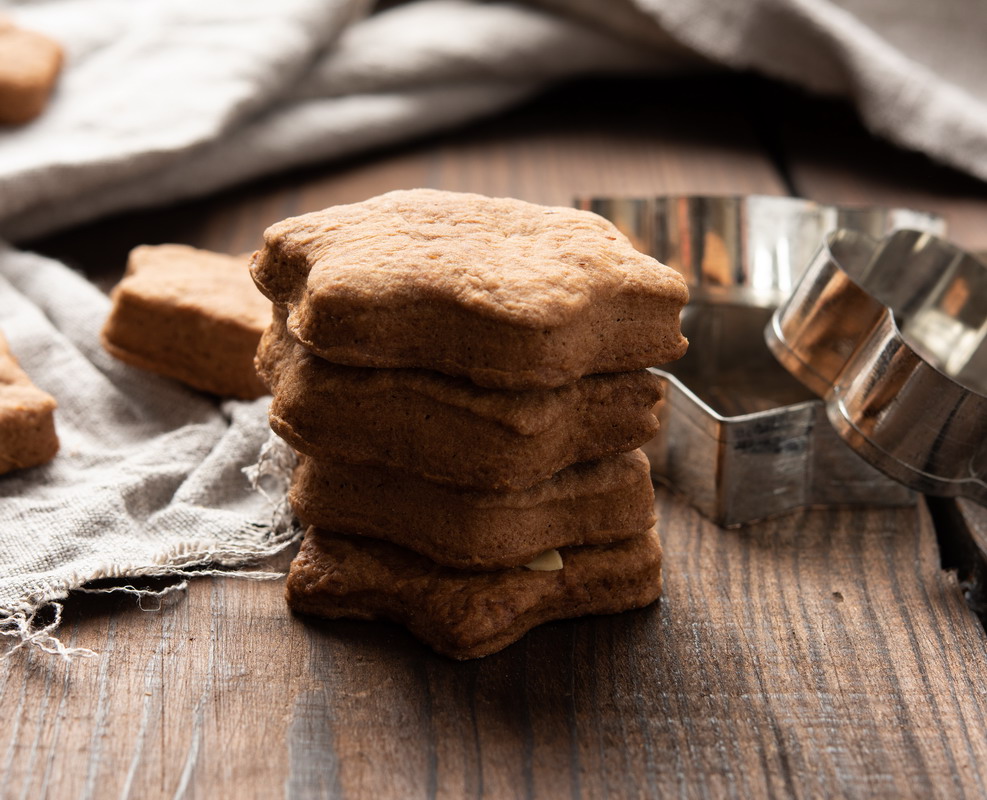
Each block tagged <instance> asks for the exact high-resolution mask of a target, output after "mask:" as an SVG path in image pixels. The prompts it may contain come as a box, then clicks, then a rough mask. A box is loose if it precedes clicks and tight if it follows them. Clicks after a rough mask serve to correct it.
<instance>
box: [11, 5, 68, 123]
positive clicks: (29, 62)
mask: <svg viewBox="0 0 987 800" xmlns="http://www.w3.org/2000/svg"><path fill="white" fill-rule="evenodd" d="M61 68H62V48H61V47H59V45H58V43H57V42H54V41H52V40H51V39H49V38H48V37H47V36H42V35H41V34H40V33H35V32H33V31H25V30H22V29H21V28H18V27H17V26H15V25H14V24H13V23H11V22H10V21H8V20H5V19H0V123H8V124H21V123H24V122H29V121H30V120H32V119H34V118H35V117H37V116H38V115H39V114H40V113H41V112H42V111H43V110H44V108H45V105H46V104H47V102H48V97H49V95H51V91H52V89H53V88H54V86H55V81H56V80H57V79H58V73H59V71H60V70H61Z"/></svg>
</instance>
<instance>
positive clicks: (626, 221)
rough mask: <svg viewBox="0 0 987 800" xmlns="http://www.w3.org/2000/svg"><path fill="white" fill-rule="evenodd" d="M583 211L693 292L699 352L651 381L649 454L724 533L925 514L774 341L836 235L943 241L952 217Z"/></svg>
mask: <svg viewBox="0 0 987 800" xmlns="http://www.w3.org/2000/svg"><path fill="white" fill-rule="evenodd" d="M576 205H578V206H579V207H581V208H584V209H588V210H591V211H595V212H597V213H598V214H601V215H602V216H605V217H607V218H609V219H610V220H612V221H613V222H614V223H615V224H616V225H617V227H618V228H620V229H621V230H622V231H623V232H624V233H625V234H626V235H627V236H628V237H629V238H630V239H631V241H632V242H633V243H634V244H635V246H636V247H637V248H638V249H639V250H642V251H643V252H646V253H649V254H650V255H652V256H654V257H655V258H657V259H658V260H659V261H662V262H663V263H665V264H668V265H669V266H672V267H674V268H675V269H677V270H678V271H679V272H681V273H682V274H683V275H684V276H685V277H686V280H687V282H688V283H689V286H690V292H691V295H692V300H691V301H690V303H689V305H688V306H687V307H686V309H685V310H684V311H683V314H682V329H683V333H685V335H686V336H687V337H688V338H689V340H690V349H689V352H688V353H687V354H686V356H685V357H684V358H683V359H681V360H680V361H678V362H675V363H673V364H669V365H666V366H663V367H660V368H656V369H654V370H652V371H653V372H655V373H656V374H657V375H659V376H660V377H661V378H662V379H663V381H664V384H665V399H664V400H663V401H662V403H661V405H660V406H659V409H658V412H657V413H658V416H659V418H660V420H661V430H660V431H659V433H658V435H657V436H656V437H655V438H654V439H652V440H651V441H650V442H648V443H647V444H645V445H644V446H643V449H644V451H645V452H646V453H647V455H648V457H649V458H650V460H651V471H652V476H653V477H654V478H655V479H656V480H658V481H660V482H662V483H664V484H666V485H668V486H669V487H670V488H672V489H673V490H674V491H676V492H677V493H679V494H681V495H683V496H684V497H685V498H686V499H688V500H689V502H690V503H692V504H693V505H694V506H696V507H697V508H698V509H699V510H700V511H701V512H702V513H703V514H704V515H706V516H707V517H709V518H710V519H712V520H713V521H714V522H717V523H718V524H720V525H724V526H737V525H742V524H745V523H749V522H753V521H756V520H759V519H764V518H767V517H773V516H777V515H780V514H784V513H788V512H791V511H794V510H796V509H798V508H802V507H806V506H825V505H855V504H868V505H906V504H909V503H912V502H914V499H915V495H914V493H913V492H911V491H910V490H908V489H907V488H905V487H903V486H901V485H900V484H899V483H897V482H895V481H893V480H890V479H889V478H887V477H886V476H885V475H884V474H883V473H882V472H880V471H879V470H877V469H875V468H873V467H871V466H870V465H869V464H867V463H866V462H865V461H863V460H862V459H860V458H859V457H858V456H857V455H856V454H855V453H854V451H853V450H851V449H850V448H848V447H847V446H846V445H845V444H844V443H843V442H842V440H841V439H840V437H839V436H838V435H837V434H836V432H835V431H834V430H833V428H832V426H831V425H830V424H829V423H828V421H827V410H826V406H825V404H824V403H823V402H822V401H821V400H819V399H818V398H817V397H816V396H815V395H814V394H813V393H812V392H810V391H808V390H807V389H806V388H805V387H803V386H802V385H801V384H800V383H799V382H798V381H796V380H794V379H793V378H792V377H791V376H790V375H789V374H788V373H787V372H786V371H785V369H784V368H782V366H781V365H780V364H779V363H778V362H777V361H776V360H775V359H774V357H773V356H772V355H771V352H770V351H769V350H768V349H767V347H766V345H765V340H764V329H765V326H766V325H767V324H768V323H769V321H770V318H771V314H772V311H773V310H774V308H776V307H777V306H778V304H779V303H781V302H783V301H784V300H785V298H787V297H788V295H789V293H790V292H791V290H792V288H793V287H794V286H795V285H796V284H797V283H798V279H799V277H800V275H801V272H802V270H803V269H804V268H805V266H806V265H807V264H808V263H809V261H810V260H811V258H812V255H813V253H814V252H815V251H816V250H817V249H818V247H819V242H820V241H821V240H822V238H823V236H824V235H825V234H826V232H828V231H831V230H834V229H836V228H838V227H841V226H842V227H844V228H846V227H850V228H856V229H858V230H863V231H867V232H870V233H874V234H877V235H883V234H884V233H886V232H887V231H889V230H893V229H895V228H901V227H905V226H910V227H917V228H924V229H926V230H932V231H936V232H942V231H943V229H944V224H943V221H942V219H941V218H940V217H938V216H936V215H933V214H926V213H924V212H918V211H912V210H909V209H889V208H859V207H841V206H832V205H823V204H819V203H814V202H810V201H806V200H799V199H793V198H786V197H762V196H740V197H702V196H666V197H651V198H621V197H605V198H584V199H577V201H576Z"/></svg>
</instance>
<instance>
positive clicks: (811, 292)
mask: <svg viewBox="0 0 987 800" xmlns="http://www.w3.org/2000/svg"><path fill="white" fill-rule="evenodd" d="M766 336H767V340H768V345H769V347H770V348H771V350H772V352H773V353H774V354H775V356H776V357H777V358H778V360H779V361H780V362H781V363H782V364H784V365H785V367H786V368H787V369H788V370H789V371H790V372H791V373H792V374H793V375H795V376H796V377H797V378H799V380H801V381H802V382H803V383H804V384H805V385H806V386H807V387H809V388H810V389H811V390H812V391H813V392H815V393H816V394H818V395H820V396H821V397H823V398H825V403H826V411H827V415H828V417H829V420H830V422H831V423H832V425H833V427H834V428H835V429H836V431H837V432H838V433H839V435H840V436H841V437H842V439H843V440H844V441H845V442H846V443H847V444H849V445H850V447H852V448H853V449H854V450H855V451H856V452H857V453H859V454H860V455H861V456H863V457H864V458H865V459H866V460H867V461H868V462H870V463H871V464H873V465H874V466H876V467H878V468H879V469H880V470H881V471H882V472H884V473H886V474H887V475H890V476H891V477H892V478H894V479H895V480H898V481H901V482H902V483H904V484H906V485H908V486H910V487H912V488H913V489H916V490H918V491H920V492H924V493H927V494H937V495H949V496H957V495H959V496H965V497H969V498H971V499H973V500H976V501H978V502H980V503H983V504H987V265H985V264H984V263H983V262H981V261H980V260H978V259H977V258H975V257H973V256H972V255H969V254H967V253H965V252H963V251H962V250H959V249H958V248H956V247H954V246H953V245H951V244H949V243H947V242H945V241H943V240H942V239H939V238H937V237H935V236H932V235H930V234H928V233H924V232H921V231H898V232H895V233H893V234H891V235H889V236H887V237H886V238H885V239H884V240H882V241H877V240H875V239H873V238H871V237H869V236H866V235H862V234H860V233H856V232H853V231H846V230H840V231H836V232H834V233H831V234H830V235H828V236H827V237H826V239H825V242H824V244H823V246H822V248H821V249H820V251H819V253H818V254H817V256H816V257H815V259H813V261H812V263H811V264H810V265H809V268H808V270H807V271H806V273H805V274H804V276H803V277H802V280H801V282H800V283H799V284H798V286H797V287H796V289H795V291H794V293H793V294H792V296H791V298H790V299H789V300H788V301H787V302H786V303H785V304H784V305H783V306H782V307H781V308H779V309H778V311H777V313H776V314H775V315H774V317H773V319H772V323H771V325H770V326H769V328H768V330H767V333H766Z"/></svg>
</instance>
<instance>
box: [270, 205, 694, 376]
mask: <svg viewBox="0 0 987 800" xmlns="http://www.w3.org/2000/svg"><path fill="white" fill-rule="evenodd" d="M264 242H265V247H264V249H263V250H261V251H260V252H259V253H258V254H257V256H256V257H255V260H254V264H253V275H254V280H255V281H256V282H257V285H258V286H259V287H260V289H261V291H262V292H263V293H264V294H265V295H267V296H268V297H269V298H270V299H271V300H272V301H274V302H275V303H276V304H279V305H282V306H287V307H288V309H289V314H288V329H289V331H290V332H291V334H292V335H293V336H294V337H295V339H297V340H298V341H299V342H301V344H303V345H304V346H305V347H306V348H308V349H309V350H311V351H312V352H313V353H315V354H316V355H319V356H321V357H322V358H324V359H326V360H328V361H331V362H334V363H336V364H348V365H353V366H363V367H422V368H425V369H430V370H436V371H438V372H443V373H446V374H448V375H460V376H464V377H467V378H469V379H470V380H471V381H472V382H473V383H475V384H477V385H478V386H486V387H490V388H494V389H515V390H520V389H547V388H553V387H557V386H562V385H564V384H567V383H571V382H573V381H575V380H576V379H577V378H581V377H583V376H584V375H590V374H597V373H602V372H625V371H628V370H636V369H644V368H647V367H652V366H655V365H657V364H664V363H666V362H668V361H673V360H675V359H677V358H680V357H681V356H682V355H683V354H684V353H685V350H686V346H687V343H686V340H685V339H684V338H683V337H682V334H681V332H680V330H679V324H678V315H679V311H680V310H681V308H682V306H683V305H684V304H685V302H686V301H687V299H688V292H687V289H686V286H685V283H684V281H683V280H682V278H681V277H680V276H679V275H678V273H676V272H675V271H674V270H672V269H670V268H669V267H666V266H664V265H663V264H660V263H659V262H657V261H655V260H654V259H653V258H650V257H649V256H645V255H643V254H642V253H639V252H638V251H637V250H635V249H634V248H633V246H632V245H631V243H630V242H629V241H628V240H627V238H626V237H625V236H624V235H623V234H622V233H620V232H619V231H618V230H617V229H616V228H615V227H614V226H613V225H612V224H611V223H610V222H608V221H607V220H605V219H603V218H602V217H599V216H597V215H595V214H592V213H590V212H586V211H578V210H575V209H571V208H552V207H546V206H538V205H534V204H532V203H526V202H523V201H521V200H514V199H507V198H489V197H483V196H481V195H475V194H458V193H454V192H440V191H435V190H430V189H416V190H412V191H397V192H390V193H388V194H385V195H381V196H380V197H376V198H373V199H371V200H367V201H365V202H363V203H355V204H353V205H348V206H336V207H335V208H330V209H327V210H325V211H322V212H316V213H313V214H307V215H306V216H304V217H296V218H292V219H287V220H284V221H283V222H280V223H278V224H276V225H272V226H271V227H270V228H268V229H267V231H266V232H265V235H264Z"/></svg>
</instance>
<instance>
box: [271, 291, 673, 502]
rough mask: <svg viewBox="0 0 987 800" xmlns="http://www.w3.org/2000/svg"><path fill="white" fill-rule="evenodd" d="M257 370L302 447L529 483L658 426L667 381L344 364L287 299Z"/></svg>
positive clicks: (329, 455)
mask: <svg viewBox="0 0 987 800" xmlns="http://www.w3.org/2000/svg"><path fill="white" fill-rule="evenodd" d="M257 370H258V373H259V374H260V376H261V378H262V379H263V380H264V381H265V382H266V383H267V385H268V387H269V388H270V390H271V392H272V393H273V394H274V401H273V403H272V404H271V413H270V419H271V427H272V428H273V429H274V431H275V433H277V434H278V436H280V437H281V438H283V439H285V440H286V441H287V442H288V443H289V444H290V445H291V446H292V447H294V448H295V449H296V450H299V451H301V452H303V453H307V454H308V455H311V456H313V457H316V458H321V459H338V460H343V461H347V462H350V463H357V464H376V465H380V466H388V467H396V468H398V469H404V470H408V471H411V472H415V473H417V474H419V475H422V476H423V477H426V478H428V479H429V480H433V481H439V482H442V483H448V484H453V485H458V486H467V487H474V488H488V489H524V488H527V487H529V486H533V485H534V484H536V483H538V482H539V481H543V480H546V479H548V478H550V477H551V476H552V475H554V474H555V473H556V472H558V471H559V470H560V469H563V468H564V467H567V466H569V465H570V464H574V463H576V462H577V461H589V460H592V459H597V458H602V457H603V456H607V455H611V454H613V453H618V452H623V451H627V450H632V449H634V448H635V447H638V446H639V445H641V444H643V443H644V442H646V441H648V440H649V439H650V438H651V437H652V436H654V434H655V432H656V431H657V430H658V420H657V419H656V418H655V415H654V414H653V413H652V409H653V408H654V405H655V403H656V402H657V401H658V399H659V398H660V396H661V381H660V379H659V378H658V377H656V376H655V375H653V374H651V373H650V372H648V371H647V370H637V371H635V372H621V373H615V374H612V375H592V376H587V377H585V378H580V379H579V380H578V381H576V382H575V383H571V384H568V385H566V386H562V387H559V388H558V389H529V390H527V391H518V392H512V391H508V390H503V389H483V388H481V387H479V386H476V385H474V384H472V383H470V382H469V381H467V380H465V379H463V378H453V377H450V376H448V375H443V374H442V373H439V372H431V371H428V370H414V369H372V368H367V367H345V366H339V365H337V364H331V363H329V362H328V361H325V360H324V359H322V358H319V357H318V356H315V355H312V354H311V353H310V352H308V351H307V350H306V349H305V348H304V347H302V346H301V345H300V344H298V343H297V342H295V341H294V340H293V339H291V338H290V336H289V335H288V334H287V331H286V330H285V327H284V312H283V310H281V309H279V308H278V307H275V315H274V322H273V323H272V325H271V327H270V329H268V331H267V332H266V333H265V334H264V336H263V338H262V339H261V344H260V347H259V349H258V351H257ZM467 442H468V443H469V444H468V446H464V443H467Z"/></svg>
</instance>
